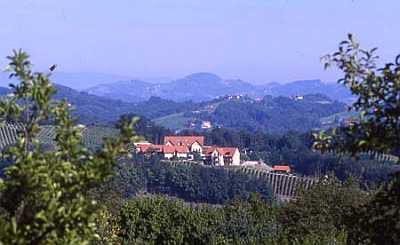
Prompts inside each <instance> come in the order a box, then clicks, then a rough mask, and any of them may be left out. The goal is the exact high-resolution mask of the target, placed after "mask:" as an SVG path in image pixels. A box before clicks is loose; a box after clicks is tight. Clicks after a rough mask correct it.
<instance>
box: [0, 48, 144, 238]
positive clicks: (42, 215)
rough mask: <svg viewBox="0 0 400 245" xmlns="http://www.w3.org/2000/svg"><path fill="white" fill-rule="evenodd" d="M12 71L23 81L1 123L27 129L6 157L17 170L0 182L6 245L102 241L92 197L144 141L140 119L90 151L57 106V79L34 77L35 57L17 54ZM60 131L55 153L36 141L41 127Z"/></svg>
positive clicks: (5, 104) (0, 232) (1, 112)
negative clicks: (137, 143) (134, 144)
mask: <svg viewBox="0 0 400 245" xmlns="http://www.w3.org/2000/svg"><path fill="white" fill-rule="evenodd" d="M7 58H8V59H9V61H10V62H9V66H8V67H7V71H8V72H10V77H14V78H16V79H18V80H19V81H20V83H19V84H17V85H10V89H11V91H12V92H11V94H10V95H9V96H7V98H6V99H3V100H1V101H0V118H1V120H2V122H7V123H10V122H11V123H16V124H19V125H21V127H20V128H21V132H20V135H19V139H18V141H17V143H16V144H15V145H13V146H10V147H8V148H7V149H5V150H3V152H2V155H1V159H2V161H3V162H9V163H11V164H10V166H9V167H7V168H6V169H5V170H4V176H5V177H4V178H3V179H1V180H0V181H1V182H0V244H89V243H90V242H92V241H93V240H95V239H96V238H98V235H97V234H96V224H95V218H96V215H97V214H98V211H99V209H98V208H99V205H98V204H97V203H96V201H95V200H94V199H92V198H90V195H88V193H89V192H90V190H91V189H92V188H93V187H95V186H97V185H98V184H100V183H101V182H103V181H104V180H105V179H106V178H107V177H109V176H110V175H112V172H113V166H114V165H115V162H116V160H117V158H118V157H121V156H127V155H128V153H129V152H128V150H127V145H129V144H130V143H132V142H134V141H136V140H137V139H138V137H137V136H136V135H135V133H134V131H133V124H134V123H135V120H136V119H133V120H131V121H125V122H123V123H122V124H121V126H120V130H121V133H120V136H119V137H118V138H116V139H106V140H105V142H104V145H103V148H102V149H101V150H98V151H97V152H91V151H89V150H87V149H86V148H85V147H84V146H83V145H82V144H81V143H80V142H81V128H80V127H79V126H77V125H76V124H75V123H74V120H73V118H72V117H71V115H70V106H69V104H68V103H67V102H66V101H61V102H54V101H52V99H51V98H52V96H53V95H54V94H55V93H56V90H55V88H54V87H53V86H52V84H51V82H50V76H51V72H52V71H53V70H54V68H55V66H52V67H50V72H49V73H36V72H33V71H32V70H31V69H32V64H31V62H30V61H29V56H28V55H27V54H26V53H25V52H23V51H21V50H18V51H14V52H13V55H12V56H9V57H7ZM43 121H46V122H52V123H53V124H54V127H55V129H56V137H55V140H54V144H55V147H54V149H53V150H51V151H44V150H43V149H42V147H41V144H40V142H39V140H38V138H37V134H38V132H39V130H40V124H41V122H43Z"/></svg>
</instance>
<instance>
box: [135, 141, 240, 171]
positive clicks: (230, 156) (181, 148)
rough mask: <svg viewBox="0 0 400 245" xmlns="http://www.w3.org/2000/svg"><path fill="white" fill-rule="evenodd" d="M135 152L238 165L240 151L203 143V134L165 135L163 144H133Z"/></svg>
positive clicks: (222, 164) (211, 163) (215, 163)
mask: <svg viewBox="0 0 400 245" xmlns="http://www.w3.org/2000/svg"><path fill="white" fill-rule="evenodd" d="M135 148H136V152H137V153H141V154H158V155H161V156H163V158H165V159H182V160H194V159H195V158H196V157H197V158H199V159H201V160H202V161H203V163H204V164H205V165H212V166H239V165H240V164H241V161H240V151H239V149H238V148H237V147H219V146H206V145H204V136H165V137H164V144H163V145H154V144H152V143H149V142H141V143H136V144H135Z"/></svg>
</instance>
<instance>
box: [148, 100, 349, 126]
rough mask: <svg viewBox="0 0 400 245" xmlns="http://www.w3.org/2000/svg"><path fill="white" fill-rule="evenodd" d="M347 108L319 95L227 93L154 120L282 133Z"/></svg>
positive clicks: (180, 124)
mask: <svg viewBox="0 0 400 245" xmlns="http://www.w3.org/2000/svg"><path fill="white" fill-rule="evenodd" d="M343 111H346V105H345V104H343V103H340V102H337V101H332V100H331V99H329V98H328V97H326V96H324V95H320V94H316V95H305V96H303V97H301V99H297V98H293V97H292V98H289V97H272V96H265V97H264V98H263V99H262V100H254V99H251V98H250V97H246V96H244V97H241V96H227V97H224V98H221V99H218V100H213V101H210V102H209V103H203V104H202V105H201V106H200V107H199V108H198V109H196V110H192V111H186V112H185V113H179V114H172V115H168V116H165V117H161V118H157V119H155V120H154V121H155V122H156V123H157V124H159V125H162V126H165V127H168V128H171V129H174V130H177V129H180V130H181V129H184V128H193V126H191V125H192V124H195V125H196V124H197V123H198V122H199V121H200V122H201V121H209V122H211V124H212V125H214V127H226V128H234V129H239V130H240V129H244V130H248V131H252V132H256V131H263V132H270V133H283V132H287V131H290V130H293V131H300V132H307V131H309V130H312V129H316V128H319V127H320V126H321V122H320V120H321V118H324V117H327V116H330V115H332V114H335V113H338V112H343Z"/></svg>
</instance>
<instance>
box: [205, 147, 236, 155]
mask: <svg viewBox="0 0 400 245" xmlns="http://www.w3.org/2000/svg"><path fill="white" fill-rule="evenodd" d="M236 149H237V148H236V147H217V146H204V147H203V153H204V154H205V155H211V154H212V153H213V152H214V151H215V150H217V151H218V153H219V154H221V155H223V156H227V157H233V154H234V153H235V151H236Z"/></svg>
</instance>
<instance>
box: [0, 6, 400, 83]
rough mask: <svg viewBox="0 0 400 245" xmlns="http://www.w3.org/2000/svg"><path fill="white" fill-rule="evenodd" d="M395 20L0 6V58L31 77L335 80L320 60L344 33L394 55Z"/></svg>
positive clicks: (391, 16) (335, 9)
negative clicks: (25, 59)
mask: <svg viewBox="0 0 400 245" xmlns="http://www.w3.org/2000/svg"><path fill="white" fill-rule="evenodd" d="M399 13H400V1H399V0H142V1H136V0H112V1H111V0H62V1H61V0H58V1H55V0H0V23H1V27H0V57H5V56H6V55H8V54H9V53H10V51H11V49H12V48H23V49H25V50H26V51H28V52H29V53H30V54H31V56H32V58H33V61H34V62H35V63H36V64H37V67H38V68H44V67H47V65H48V64H53V63H56V64H58V65H59V68H58V69H59V70H61V71H67V72H86V71H87V72H103V73H113V74H122V75H129V76H133V77H172V78H177V77H182V76H184V75H187V74H189V73H192V72H198V71H210V72H215V73H217V74H219V75H221V76H222V77H225V78H242V79H244V80H247V81H250V82H257V83H262V82H273V81H279V82H285V81H291V80H296V79H311V78H321V79H323V80H335V79H336V78H337V74H336V73H334V72H325V71H323V69H322V65H321V64H320V61H319V58H320V56H322V55H323V54H326V53H328V52H331V51H334V50H335V49H336V47H337V44H338V42H339V41H341V40H342V39H344V38H345V37H346V34H347V33H348V32H352V33H354V35H355V36H356V37H357V38H358V40H360V41H361V42H362V44H363V45H364V46H366V47H374V46H378V47H379V48H380V49H379V52H380V54H381V56H382V57H384V58H386V59H392V58H393V57H394V56H395V54H397V53H400V29H399V27H398V23H399V21H400V16H399ZM5 64H6V63H5V59H3V58H2V59H1V61H0V65H1V66H2V67H4V66H5Z"/></svg>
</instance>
